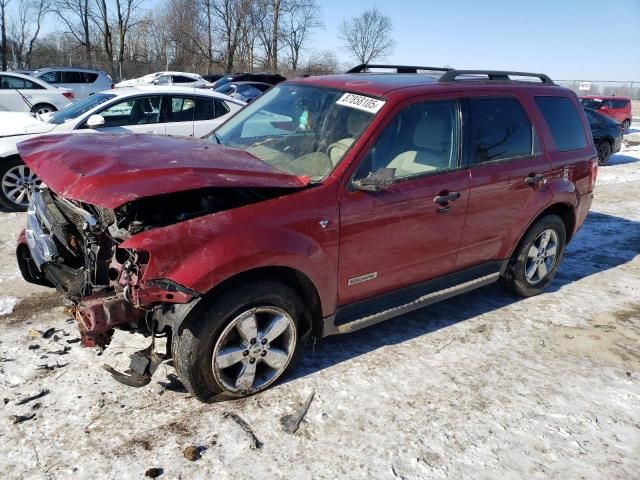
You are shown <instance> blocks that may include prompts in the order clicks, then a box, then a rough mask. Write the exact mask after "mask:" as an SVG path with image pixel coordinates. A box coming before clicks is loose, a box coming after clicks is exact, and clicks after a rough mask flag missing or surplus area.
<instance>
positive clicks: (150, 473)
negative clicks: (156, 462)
mask: <svg viewBox="0 0 640 480" xmlns="http://www.w3.org/2000/svg"><path fill="white" fill-rule="evenodd" d="M163 473H164V470H163V469H162V468H158V467H153V468H150V469H148V470H147V471H146V472H144V476H145V477H148V478H158V477H159V476H160V475H162V474H163Z"/></svg>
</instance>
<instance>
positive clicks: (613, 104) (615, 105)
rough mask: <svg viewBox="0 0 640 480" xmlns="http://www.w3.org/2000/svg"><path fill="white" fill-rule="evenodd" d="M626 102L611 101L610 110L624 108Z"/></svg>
mask: <svg viewBox="0 0 640 480" xmlns="http://www.w3.org/2000/svg"><path fill="white" fill-rule="evenodd" d="M627 102H628V100H611V108H626V107H627Z"/></svg>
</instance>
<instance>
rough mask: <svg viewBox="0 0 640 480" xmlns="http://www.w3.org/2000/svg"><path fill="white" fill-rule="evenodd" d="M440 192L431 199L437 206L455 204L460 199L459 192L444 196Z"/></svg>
mask: <svg viewBox="0 0 640 480" xmlns="http://www.w3.org/2000/svg"><path fill="white" fill-rule="evenodd" d="M443 194H444V192H442V193H441V194H440V195H438V196H437V197H433V203H437V204H439V205H446V204H447V203H449V202H455V201H456V200H457V199H459V198H460V192H449V193H448V194H444V195H443Z"/></svg>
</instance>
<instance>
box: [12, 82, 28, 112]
mask: <svg viewBox="0 0 640 480" xmlns="http://www.w3.org/2000/svg"><path fill="white" fill-rule="evenodd" d="M11 88H13V89H14V90H15V91H16V92H18V95H20V96H21V97H22V100H24V103H26V104H27V106H28V107H29V111H31V109H32V108H33V104H32V103H31V102H30V101H29V100H27V97H25V96H24V95H23V94H22V92H21V91H20V90H18V89H17V88H16V87H14V86H13V85H11Z"/></svg>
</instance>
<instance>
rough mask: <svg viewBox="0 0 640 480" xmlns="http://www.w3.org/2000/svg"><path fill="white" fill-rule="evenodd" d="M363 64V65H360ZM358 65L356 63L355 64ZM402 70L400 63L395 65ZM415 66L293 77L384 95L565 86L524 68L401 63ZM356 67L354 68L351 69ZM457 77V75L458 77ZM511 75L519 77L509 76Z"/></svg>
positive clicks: (309, 81) (321, 84)
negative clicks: (458, 67)
mask: <svg viewBox="0 0 640 480" xmlns="http://www.w3.org/2000/svg"><path fill="white" fill-rule="evenodd" d="M360 67H364V66H360ZM356 68H358V67H356ZM393 68H398V70H399V71H402V68H403V67H396V66H393ZM404 68H407V69H416V72H415V73H374V72H362V73H360V72H357V71H355V72H353V73H352V71H350V72H347V73H344V74H337V75H325V76H316V77H300V78H295V79H293V80H292V81H294V82H296V83H302V84H313V85H320V86H325V87H329V88H338V89H342V90H348V91H353V92H360V93H363V94H366V95H373V96H386V95H388V94H389V93H391V92H393V91H396V90H400V89H412V90H414V89H416V88H421V87H428V88H429V90H438V91H447V90H452V89H455V90H459V89H460V88H461V85H463V86H464V88H465V89H467V88H469V86H470V85H472V86H473V88H474V89H476V88H480V89H484V88H487V89H489V88H495V87H496V86H497V85H500V86H502V87H504V86H505V85H508V86H509V88H513V87H517V88H548V87H550V86H554V87H556V88H558V89H562V90H567V89H565V88H564V87H560V86H558V85H556V84H555V83H553V81H552V80H551V79H550V78H549V77H547V76H546V75H544V74H538V73H526V72H502V71H490V70H453V69H448V68H442V69H436V68H430V67H404ZM421 69H429V70H434V72H429V73H420V72H418V71H417V70H421ZM354 70H356V69H354ZM458 77H460V78H459V79H458ZM511 77H518V79H515V78H514V79H512V78H511ZM520 77H531V78H535V79H537V81H526V80H521V79H520Z"/></svg>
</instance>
